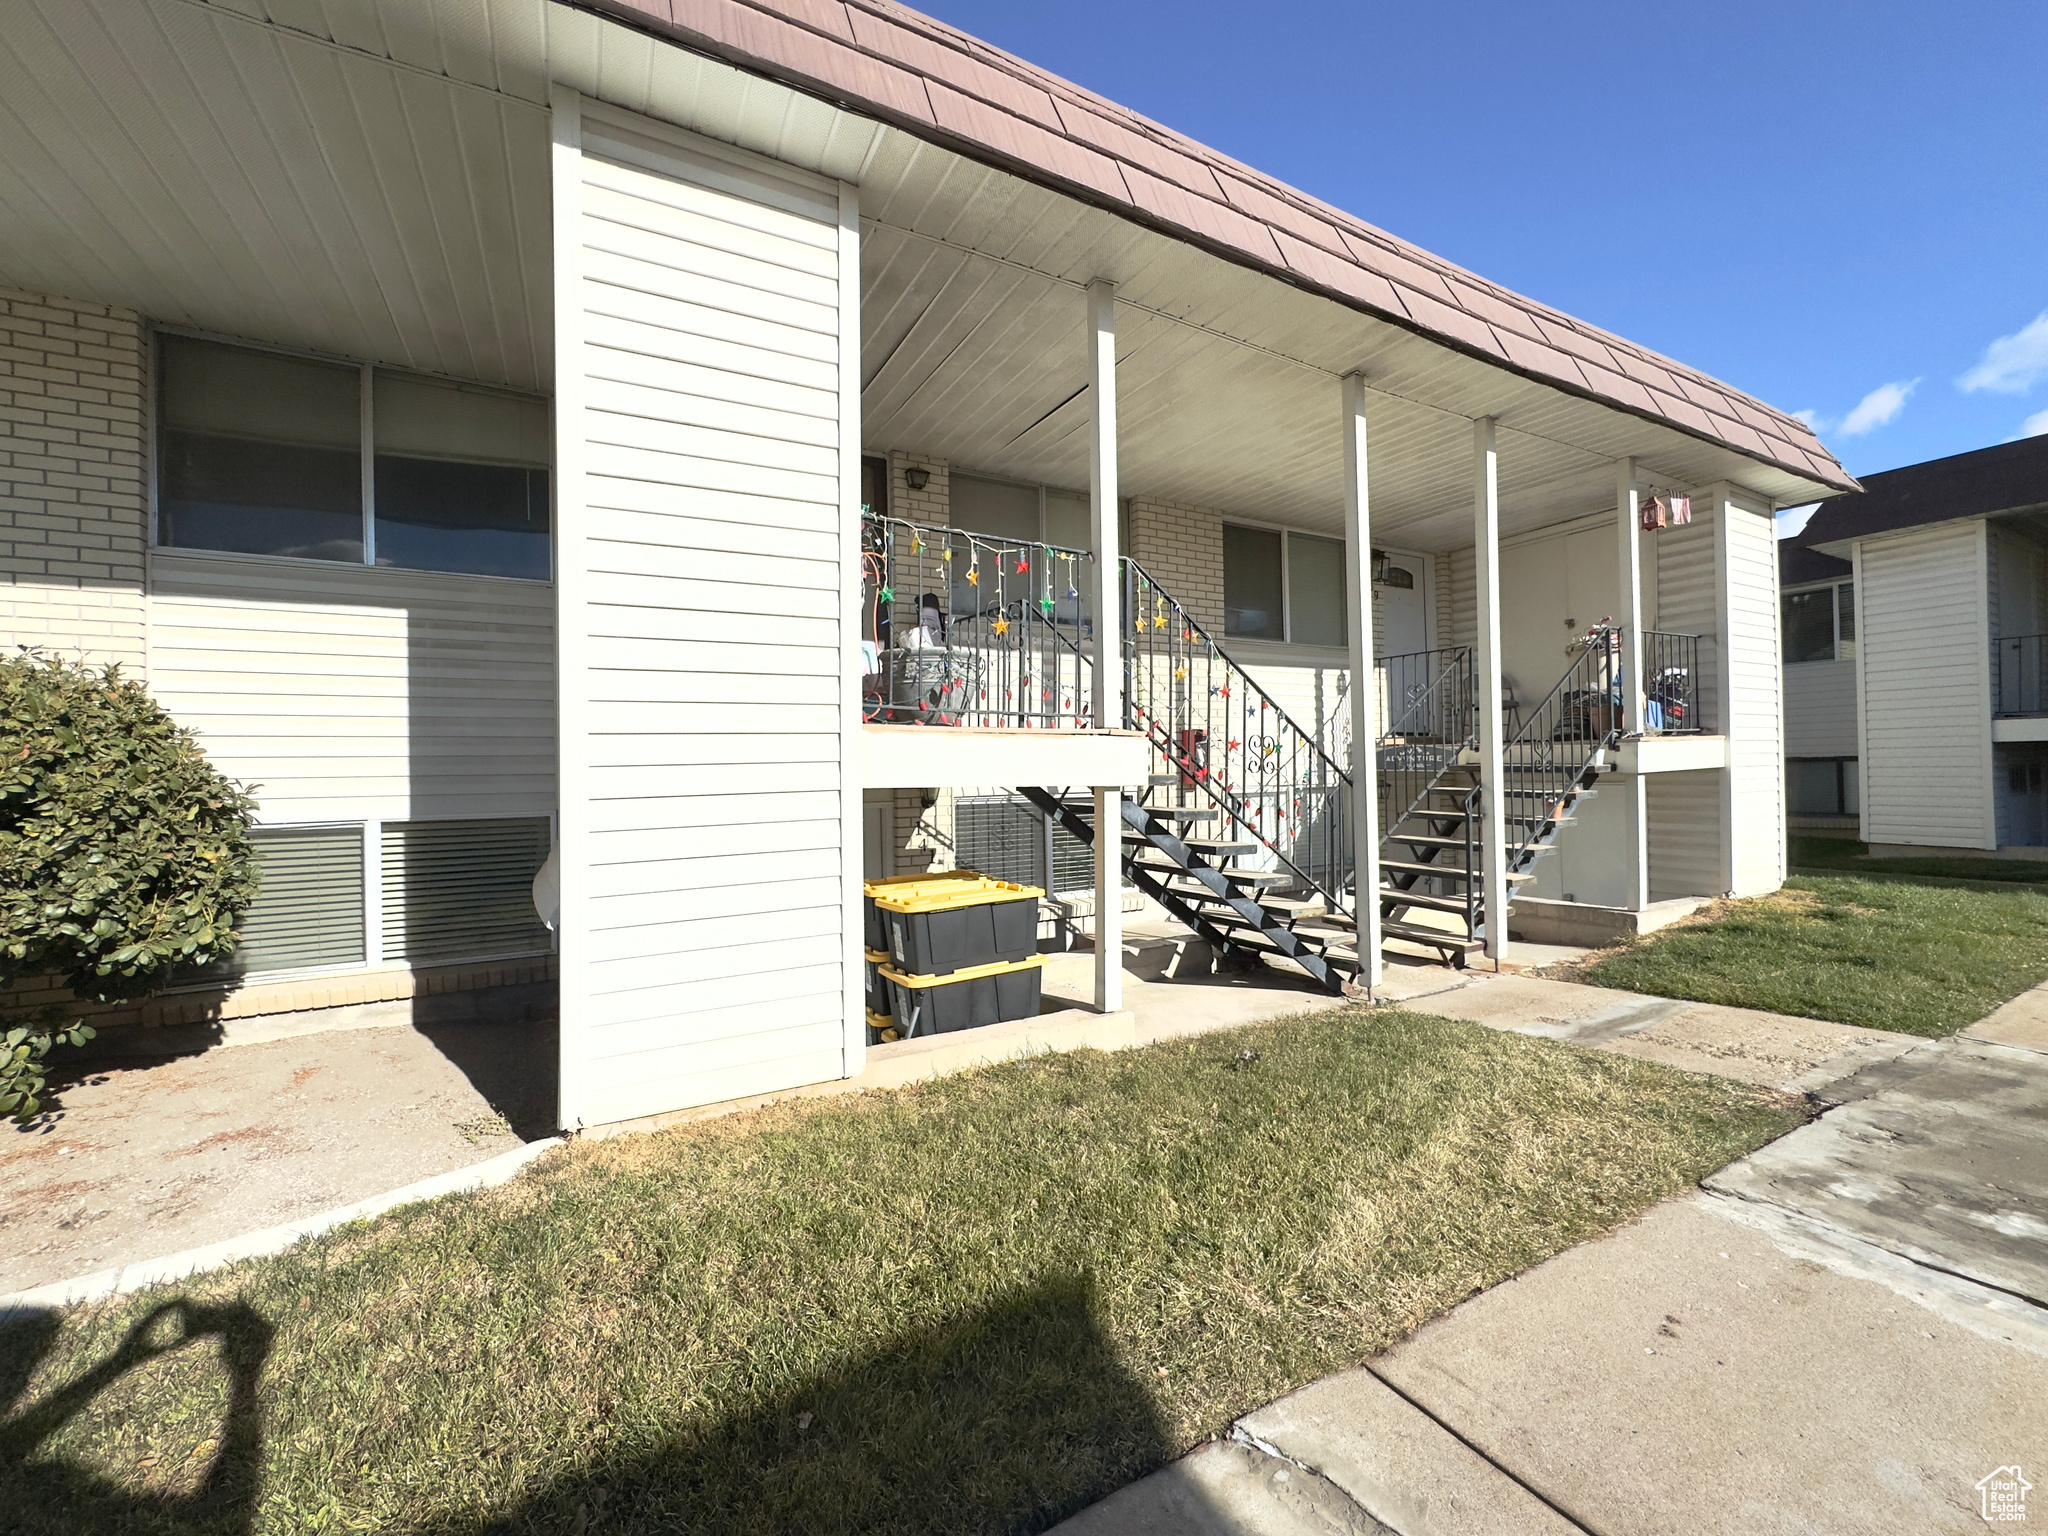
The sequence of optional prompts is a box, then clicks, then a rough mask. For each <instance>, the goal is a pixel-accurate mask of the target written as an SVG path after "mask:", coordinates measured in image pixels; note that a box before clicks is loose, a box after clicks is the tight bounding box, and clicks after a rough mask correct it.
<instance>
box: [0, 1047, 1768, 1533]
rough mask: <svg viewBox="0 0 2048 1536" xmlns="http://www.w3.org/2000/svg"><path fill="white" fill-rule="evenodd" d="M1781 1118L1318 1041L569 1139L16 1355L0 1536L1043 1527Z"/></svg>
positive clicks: (1699, 1099)
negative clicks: (500, 1181) (141, 1334)
mask: <svg viewBox="0 0 2048 1536" xmlns="http://www.w3.org/2000/svg"><path fill="white" fill-rule="evenodd" d="M1247 1049H1250V1050H1255V1051H1256V1052H1257V1058H1256V1060H1254V1061H1250V1062H1245V1061H1243V1060H1241V1059H1240V1053H1241V1052H1243V1051H1245V1050H1247ZM1799 1114H1800V1110H1799V1109H1798V1107H1797V1106H1796V1105H1793V1104H1790V1103H1787V1102H1785V1101H1782V1100H1779V1099H1776V1098H1773V1097H1772V1096H1769V1095H1764V1094H1759V1093H1755V1092H1752V1091H1750V1090H1747V1089H1744V1088H1741V1087H1739V1086H1736V1085H1733V1084H1729V1083H1725V1082H1721V1081H1718V1080H1710V1079H1704V1078H1697V1077H1688V1076H1685V1075H1682V1074H1679V1073H1676V1072H1672V1071H1669V1070H1666V1069H1664V1068H1660V1067H1656V1066H1653V1065H1650V1064H1648V1063H1643V1062H1637V1061H1632V1060H1629V1059H1627V1058H1623V1057H1618V1056H1613V1055H1605V1054H1597V1053H1593V1052H1588V1051H1582V1050H1578V1049H1575V1048H1572V1047H1568V1046H1561V1045H1557V1044H1554V1043H1551V1042H1546V1041H1540V1040H1531V1039H1527V1038H1524V1037H1521V1036H1516V1035H1510V1034H1500V1033H1495V1032H1492V1031H1489V1030H1485V1029H1482V1028H1478V1027H1476V1026H1473V1025H1468V1024H1462V1023H1455V1022H1451V1021H1448V1020H1441V1019H1432V1018H1428V1017H1422V1016H1417V1015H1413V1014H1389V1013H1372V1012H1366V1011H1362V1010H1345V1011H1340V1012H1334V1013H1329V1014H1324V1015H1316V1016H1310V1017H1303V1018H1295V1019H1290V1020H1287V1021H1284V1022H1278V1023H1274V1024H1271V1025H1267V1026H1263V1027H1261V1028H1258V1029H1255V1030H1248V1031H1235V1032H1231V1033H1228V1034H1222V1035H1216V1036H1209V1037H1205V1038H1202V1039H1197V1040H1193V1041H1188V1042H1184V1043H1175V1044H1170V1045H1162V1046H1156V1047H1152V1048H1150V1049H1147V1050H1141V1051H1133V1052H1127V1053H1122V1054H1118V1055H1114V1056H1102V1055H1096V1054H1093V1053H1080V1054H1076V1055H1071V1056H1059V1057H1051V1058H1043V1059H1039V1060H1036V1061H1032V1062H1028V1063H1019V1064H1016V1065H1012V1066H1008V1067H1002V1068H996V1069H992V1070H989V1071H986V1072H982V1073H977V1074H973V1075H970V1076H966V1077H960V1078H954V1079H949V1080H946V1081H943V1082H939V1083H934V1084H930V1085H927V1086H924V1087H921V1088H918V1089H914V1090H906V1091H904V1092H901V1093H894V1094H886V1095H871V1096H867V1097H864V1098H861V1099H855V1100H843V1099H842V1100H832V1101H812V1102H807V1103H797V1104H789V1105H783V1106H778V1107H775V1108H771V1109H769V1110H766V1111H762V1112H759V1113H756V1114H752V1115H748V1116H745V1117H739V1118H735V1119H731V1120H723V1121H716V1122H704V1123H700V1124H697V1125H692V1126H686V1127H682V1128H679V1129H677V1130H674V1131H671V1132H667V1133H664V1134H662V1135H658V1136H647V1137H635V1138H621V1139H618V1140H612V1141H603V1142H595V1143H590V1142H586V1143H581V1144H578V1145H575V1146H573V1147H571V1148H569V1149H567V1150H565V1151H564V1152H561V1153H557V1154H554V1155H551V1156H550V1157H548V1158H547V1159H545V1160H543V1161H542V1162H541V1163H540V1164H538V1165H536V1166H535V1167H534V1168H533V1169H532V1170H530V1171H529V1172H528V1174H527V1175H525V1176H524V1177H522V1178H521V1179H519V1180H518V1181H516V1182H514V1183H513V1184H511V1185H508V1186H506V1187H505V1188H503V1189H500V1190H495V1191H489V1192H483V1193H478V1194H474V1195H469V1196H462V1197H455V1198H451V1199H447V1200H443V1201H438V1202H435V1203H432V1204H427V1205H421V1206H416V1207H412V1208H409V1209H406V1210H403V1211H400V1212H396V1213H393V1214H392V1215H391V1216H389V1217H386V1218H384V1219H383V1220H381V1221H378V1222H376V1223H373V1224H369V1225H366V1226H360V1227H356V1228H351V1229H347V1230H344V1231H341V1232H337V1233H335V1234H333V1235H331V1236H329V1237H327V1238H324V1239H322V1240H319V1241H316V1242H313V1243H309V1244H307V1245H305V1246H303V1247H302V1248H300V1249H298V1250H295V1251H294V1252H292V1253H289V1254H286V1255H283V1256H281V1257H279V1258H277V1259H272V1260H265V1261H259V1262H252V1263H248V1264H244V1265H240V1266H237V1267H236V1268H234V1269H232V1270H228V1271H224V1272H221V1273H219V1274H217V1275H214V1276H211V1277H208V1278H206V1279H205V1280H204V1281H202V1282H199V1283H195V1284H193V1285H191V1286H188V1287H185V1288H184V1292H185V1294H186V1295H187V1296H188V1297H189V1298H190V1299H191V1301H192V1303H193V1304H194V1305H196V1306H197V1307H198V1308H199V1309H200V1310H198V1311H197V1312H195V1313H194V1314H192V1315H191V1316H189V1317H185V1318H183V1320H182V1321H180V1319H179V1318H177V1317H169V1318H160V1319H157V1320H156V1321H154V1322H151V1321H149V1319H150V1315H151V1309H152V1308H154V1307H157V1306H159V1305H160V1304H161V1303H162V1301H163V1299H164V1297H163V1295H162V1294H157V1295H152V1296H148V1297H143V1298H134V1299H130V1300H127V1301H124V1302H122V1303H119V1304H116V1305H110V1306H108V1307H106V1308H104V1309H99V1310H93V1311H86V1312H81V1313H78V1314H76V1315H73V1316H70V1317H67V1318H64V1319H61V1320H59V1319H54V1318H44V1319H40V1320H37V1319H28V1320H23V1319H17V1320H16V1321H15V1323H14V1324H13V1325H12V1326H11V1327H10V1328H8V1329H7V1330H5V1332H4V1335H0V1383H5V1390H6V1391H7V1392H8V1394H9V1395H10V1396H12V1397H15V1398H16V1400H17V1401H19V1402H25V1403H30V1404H35V1403H42V1404H45V1405H51V1404H54V1406H46V1407H44V1408H42V1409H40V1410H38V1409H37V1408H35V1407H33V1406H31V1407H29V1408H27V1409H17V1412H16V1415H15V1417H14V1419H13V1420H12V1422H11V1424H10V1425H9V1429H8V1432H7V1433H6V1434H5V1435H0V1444H4V1445H7V1446H9V1447H10V1454H9V1455H8V1456H6V1457H4V1458H0V1527H4V1528H6V1529H8V1530H10V1531H21V1532H23V1533H37V1532H56V1531H75V1530H81V1529H91V1530H95V1531H105V1532H127V1531H143V1530H149V1531H160V1530H172V1531H184V1530H191V1531H199V1530H220V1531H245V1530H251V1529H254V1530H261V1531H278V1532H286V1531H289V1532H301V1531H344V1530H368V1529H380V1530H424V1531H435V1532H472V1533H481V1532H486V1531H501V1530H502V1531H521V1532H524V1531H535V1532H539V1531H550V1532H553V1531H564V1532H566V1531H579V1530H589V1531H598V1530H603V1531H648V1532H652V1531H746V1532H756V1531H758V1532H764V1533H766V1532H808V1531H856V1530H860V1531H864V1530H872V1531H891V1532H896V1531H979V1530H989V1531H1007V1530H1018V1529H1042V1528H1043V1527H1044V1526H1046V1525H1049V1524H1051V1523H1052V1522H1053V1521H1054V1520H1056V1519H1057V1518H1059V1517H1060V1516H1062V1515H1064V1514H1065V1513H1067V1512H1070V1511H1072V1510H1074V1509H1076V1508H1079V1507H1080V1506H1081V1505H1083V1504H1086V1503H1088V1502H1090V1501H1091V1500H1093V1499H1095V1498H1097V1497H1100V1496H1101V1495H1102V1494H1104V1493H1106V1492H1108V1491H1109V1490H1111V1489H1112V1488H1114V1487H1116V1486H1118V1485H1120V1484H1121V1483H1123V1482H1125V1481H1127V1480H1129V1479H1131V1478H1133V1477H1136V1476H1138V1475H1140V1474H1142V1473H1143V1472H1145V1471H1147V1470H1148V1469H1150V1468H1151V1467H1153V1466H1156V1465H1158V1464H1159V1463H1160V1462H1162V1461H1163V1460H1165V1459H1167V1458H1168V1457H1170V1456H1172V1455H1174V1454H1177V1453H1178V1452H1179V1451H1181V1450H1183V1449H1185V1448H1186V1447H1187V1446H1189V1445H1190V1444H1192V1443H1194V1442H1196V1441H1198V1440H1199V1439H1201V1438H1203V1437H1204V1436H1206V1435H1208V1434H1211V1433H1213V1432H1215V1431H1217V1430H1218V1429H1220V1428H1222V1427H1223V1426H1224V1425H1226V1424H1227V1423H1228V1422H1229V1421H1230V1419H1231V1418H1233V1417H1235V1416H1236V1415H1238V1414H1241V1413H1243V1412H1244V1411H1246V1410H1247V1409H1249V1408H1251V1407H1253V1406H1255V1405H1256V1404H1258V1403H1261V1402H1264V1401H1266V1400H1268V1399H1270V1398H1272V1397H1274V1396H1276V1395H1278V1394H1279V1393H1281V1392H1284V1391H1286V1390H1288V1389H1289V1388H1291V1387H1293V1386H1295V1385H1297V1384H1299V1383H1301V1382H1303V1381H1306V1380H1309V1379H1312V1378H1313V1377H1315V1376H1317V1375H1320V1374H1323V1373H1325V1372H1327V1371H1329V1370H1331V1369H1334V1368H1337V1367H1340V1366H1343V1365H1346V1364H1349V1363H1352V1362H1355V1361H1357V1360H1359V1359H1361V1358H1363V1357H1366V1356H1369V1355H1371V1354H1373V1353H1376V1352H1377V1351H1379V1350H1381V1349H1383V1348H1385V1347H1386V1346H1387V1345H1388V1344H1390V1343H1392V1342H1393V1341H1395V1340H1396V1339H1398V1338H1400V1337H1402V1336H1403V1335H1404V1334H1406V1333H1408V1332H1409V1331H1410V1330H1412V1329H1413V1328H1414V1327H1416V1326H1417V1325H1418V1324H1419V1323H1421V1322H1422V1321H1424V1320H1425V1319H1427V1318H1429V1317H1431V1316H1434V1315H1435V1314H1437V1313H1439V1312H1441V1311H1443V1310H1444V1309H1445V1308H1447V1307H1449V1306H1451V1305H1453V1304H1455V1303H1456V1302H1457V1301H1459V1300H1460V1299H1462V1298H1463V1297H1465V1296H1467V1295H1470V1294H1471V1293H1472V1292H1473V1291H1475V1290H1478V1289H1480V1288H1482V1287H1484V1286H1488V1285H1491V1284H1494V1283H1496V1282H1498V1281H1499V1280H1501V1279H1503V1278H1505V1277H1506V1276H1509V1275H1512V1274H1514V1273H1516V1272H1518V1271H1519V1270H1522V1269H1524V1268H1526V1267H1527V1266H1528V1265H1530V1264H1533V1263H1535V1262H1537V1261H1538V1260H1540V1259H1542V1258H1544V1257H1545V1256H1547V1255H1549V1254H1551V1253H1554V1252H1556V1251H1557V1250H1559V1249H1560V1248H1563V1247H1565V1246H1567V1245H1568V1244H1570V1243H1573V1242H1576V1241H1579V1240H1581V1239H1583V1238H1585V1237H1588V1236H1591V1235H1593V1234H1596V1233H1598V1232H1601V1231H1603V1230H1606V1229H1608V1228H1610V1227H1612V1226H1613V1225H1615V1224H1617V1223H1619V1222H1622V1221H1624V1220H1626V1219H1628V1218H1629V1217H1631V1216H1632V1215H1634V1214H1635V1213H1637V1212H1639V1211H1641V1210H1642V1209H1643V1208H1645V1207H1646V1206H1648V1205H1649V1204H1651V1203H1653V1202H1654V1201H1656V1200H1658V1199H1660V1198H1662V1197H1663V1196H1665V1195H1667V1194H1669V1193H1671V1192H1673V1191H1675V1190H1678V1189H1681V1188H1684V1187H1686V1186H1687V1185H1689V1184H1691V1183H1693V1182H1694V1181H1696V1180H1697V1179H1698V1178H1699V1177H1700V1176H1702V1175H1703V1174H1704V1173H1706V1172H1708V1171H1709V1170H1711V1169H1713V1168H1715V1167H1718V1166H1720V1165H1721V1164H1722V1163H1724V1162H1726V1161H1728V1160H1729V1159H1730V1158H1732V1157H1735V1156H1737V1155H1740V1154H1741V1153H1743V1152H1745V1151H1747V1150H1749V1149H1750V1148H1751V1147H1754V1146H1755V1145H1757V1144H1759V1143H1761V1142H1762V1141H1764V1140H1767V1139H1769V1138H1770V1137H1772V1136H1774V1135H1777V1134H1779V1133H1781V1132H1782V1131H1783V1130H1784V1129H1786V1128H1787V1127H1788V1126H1789V1125H1791V1124H1793V1123H1794V1122H1796V1120H1797V1119H1798V1118H1799ZM141 1327H148V1328H152V1329H155V1330H157V1331H158V1332H159V1333H165V1332H166V1331H167V1330H168V1334H169V1335H170V1336H175V1335H176V1333H177V1330H178V1328H180V1327H182V1328H183V1329H184V1330H185V1331H186V1332H188V1333H192V1334H203V1335H205V1337H204V1338H200V1339H196V1340H194V1341H193V1342H187V1343H184V1344H182V1345H177V1346H175V1347H168V1348H166V1349H165V1350H164V1351H163V1352H162V1353H160V1354H149V1353H148V1352H147V1351H143V1352H140V1353H137V1354H136V1356H135V1358H134V1359H133V1360H132V1361H129V1360H122V1359H118V1358H116V1357H117V1354H118V1351H119V1350H120V1349H121V1348H122V1341H123V1340H124V1338H128V1337H130V1336H131V1335H132V1334H133V1333H134V1331H135V1330H136V1329H138V1328H141ZM110 1358H116V1367H117V1368H115V1369H110V1370H106V1371H105V1372H104V1374H105V1379H104V1380H100V1379H96V1378H94V1377H92V1376H91V1374H90V1373H91V1372H92V1371H93V1370H94V1368H95V1367H102V1366H104V1365H105V1363H106V1362H107V1361H108V1360H109V1359H110ZM237 1381H239V1382H240V1383H241V1384H242V1385H241V1387H240V1389H239V1391H240V1395H239V1397H238V1396H237V1390H238V1389H237V1387H236V1385H235V1384H236V1382H237ZM67 1383H69V1384H74V1392H75V1398H76V1401H75V1402H71V1401H68V1400H66V1399H64V1398H63V1397H62V1395H61V1394H62V1393H63V1392H64V1390H65V1388H66V1384H67ZM24 1386H25V1388H26V1390H25V1391H24V1390H23V1388H24ZM52 1394H59V1395H58V1396H57V1397H55V1398H53V1397H52ZM39 1414H40V1416H38V1415H39ZM208 1442H213V1444H212V1445H211V1446H209V1444H208Z"/></svg>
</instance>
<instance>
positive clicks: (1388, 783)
mask: <svg viewBox="0 0 2048 1536" xmlns="http://www.w3.org/2000/svg"><path fill="white" fill-rule="evenodd" d="M1382 668H1383V670H1384V675H1385V678H1386V683H1385V687H1386V700H1387V702H1386V706H1385V707H1386V712H1387V716H1388V721H1387V725H1386V728H1385V729H1384V730H1382V731H1381V732H1380V736H1379V740H1378V742H1377V743H1376V745H1375V750H1374V756H1375V758H1376V760H1377V762H1378V765H1379V774H1380V787H1381V791H1382V792H1381V794H1380V796H1379V817H1380V840H1381V842H1382V843H1384V842H1385V841H1386V838H1387V835H1388V834H1389V833H1391V832H1392V831H1393V830H1394V829H1395V828H1396V827H1398V826H1400V824H1401V823H1402V822H1403V821H1404V820H1406V819H1407V817H1408V815H1409V814H1410V813H1411V812H1413V811H1414V810H1415V809H1416V808H1417V807H1419V806H1420V805H1421V804H1422V803H1423V802H1424V801H1425V800H1427V799H1428V798H1429V795H1430V793H1431V792H1432V791H1433V790H1434V789H1435V788H1436V787H1437V782H1438V780H1440V779H1441V778H1442V777H1443V775H1444V771H1445V770H1446V769H1447V768H1450V767H1453V766H1455V765H1456V763H1457V761H1458V755H1459V754H1460V753H1461V752H1462V751H1464V750H1465V749H1466V748H1467V747H1471V746H1475V745H1477V744H1478V740H1479V736H1478V695H1477V693H1476V691H1475V677H1474V673H1473V666H1472V648H1471V647H1470V646H1469V645H1459V646H1446V647H1440V648H1438V649H1436V650H1430V651H1407V652H1402V653H1399V654H1396V655H1393V656H1389V657H1387V658H1386V660H1385V662H1384V663H1382Z"/></svg>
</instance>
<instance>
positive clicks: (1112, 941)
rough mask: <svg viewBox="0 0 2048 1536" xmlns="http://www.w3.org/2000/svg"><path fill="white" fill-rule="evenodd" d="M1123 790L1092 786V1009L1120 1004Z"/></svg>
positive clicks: (1099, 1010) (1109, 1009) (1114, 1007)
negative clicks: (1093, 847) (1093, 894)
mask: <svg viewBox="0 0 2048 1536" xmlns="http://www.w3.org/2000/svg"><path fill="white" fill-rule="evenodd" d="M1123 869H1124V793H1123V790H1122V789H1121V788H1120V787H1118V786H1115V785H1106V784H1098V785H1097V786H1096V787H1095V1011H1096V1012H1097V1013H1115V1012H1116V1011H1117V1010H1118V1009H1119V1008H1121V1007H1123V1005H1124V882H1123Z"/></svg>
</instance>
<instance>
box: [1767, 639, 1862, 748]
mask: <svg viewBox="0 0 2048 1536" xmlns="http://www.w3.org/2000/svg"><path fill="white" fill-rule="evenodd" d="M1785 755H1786V756H1787V757H1854V756H1855V755H1856V663H1855V662H1853V661H1802V662H1796V663H1794V664H1792V665H1791V666H1788V667H1786V668H1785Z"/></svg>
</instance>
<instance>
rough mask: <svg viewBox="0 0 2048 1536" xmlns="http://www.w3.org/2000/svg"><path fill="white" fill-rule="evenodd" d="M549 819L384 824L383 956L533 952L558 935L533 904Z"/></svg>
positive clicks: (469, 957) (416, 958) (426, 957)
mask: <svg viewBox="0 0 2048 1536" xmlns="http://www.w3.org/2000/svg"><path fill="white" fill-rule="evenodd" d="M547 856H548V823H547V818H546V817H541V816H535V817H518V818H507V819H504V820H489V821H484V820H478V821H388V822H386V823H385V824H384V848H383V864H384V868H383V871H382V875H383V882H384V958H385V959H386V960H392V961H396V960H414V961H419V960H472V959H482V958H484V957H485V956H489V955H512V954H533V953H536V952H539V951H544V950H546V949H548V948H549V947H550V945H551V943H552V939H551V937H550V935H549V933H548V930H547V928H546V927H545V926H544V925H543V924H542V923H541V920H540V918H539V916H538V915H537V914H536V913H535V912H534V910H533V877H534V876H535V875H537V874H539V873H540V867H541V865H542V864H544V863H546V862H547Z"/></svg>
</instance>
